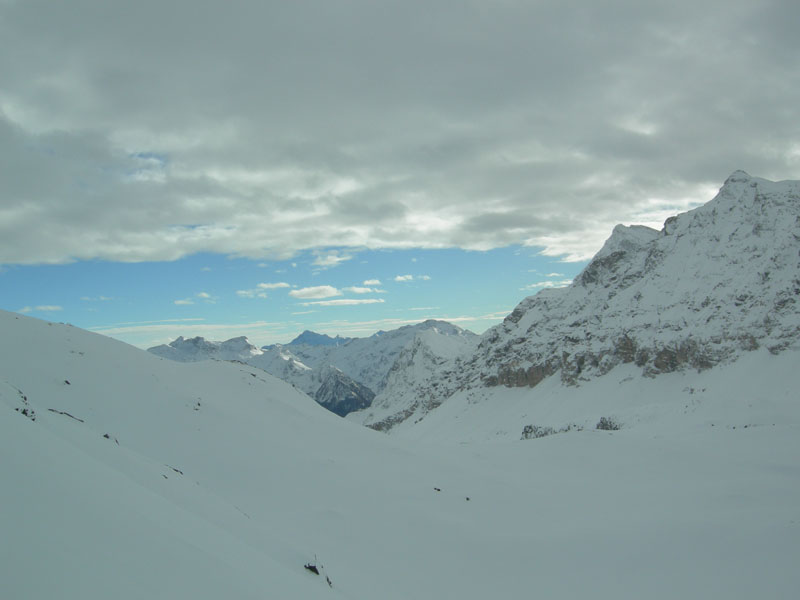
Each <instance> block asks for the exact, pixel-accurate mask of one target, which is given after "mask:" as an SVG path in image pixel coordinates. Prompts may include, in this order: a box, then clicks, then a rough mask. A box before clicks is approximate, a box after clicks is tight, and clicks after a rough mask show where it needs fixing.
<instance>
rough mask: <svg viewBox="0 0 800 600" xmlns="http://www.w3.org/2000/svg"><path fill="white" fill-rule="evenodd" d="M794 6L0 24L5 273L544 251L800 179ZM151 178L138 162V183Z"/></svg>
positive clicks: (339, 8) (386, 9) (188, 10)
mask: <svg viewBox="0 0 800 600" xmlns="http://www.w3.org/2000/svg"><path fill="white" fill-rule="evenodd" d="M798 16H800V15H798V8H797V6H796V3H794V2H789V1H777V0H776V1H772V2H763V3H757V5H756V4H754V3H752V2H749V1H746V0H726V1H722V0H719V1H700V2H696V1H695V2H688V1H685V2H674V3H670V4H667V3H663V4H662V3H643V2H633V1H624V0H618V1H613V2H610V3H602V5H601V4H600V3H595V2H589V1H588V0H587V1H585V2H581V3H561V2H555V1H545V2H537V3H530V2H517V1H513V0H507V1H503V2H492V3H485V2H467V3H464V4H463V5H462V6H461V8H460V9H459V10H454V9H453V5H452V4H451V3H445V2H425V3H424V4H423V3H420V2H416V1H408V0H407V1H405V2H399V1H398V2H395V1H391V2H381V3H374V2H367V1H365V0H362V1H358V0H350V1H345V2H337V3H335V4H334V3H330V2H326V1H321V0H320V1H311V2H292V3H287V2H254V1H253V2H247V1H242V0H238V1H234V2H225V3H223V2H212V1H205V2H199V3H198V2H188V0H186V1H175V2H169V3H163V2H158V3H156V2H154V1H152V0H142V1H141V2H137V3H129V2H125V3H124V2H113V1H112V2H99V1H91V0H75V1H74V2H70V3H51V2H43V1H35V0H30V1H27V2H17V3H11V4H8V5H0V81H3V86H2V89H0V216H1V217H2V218H1V219H0V234H2V235H0V263H3V262H4V263H34V262H62V261H65V260H69V259H75V258H79V259H80V258H105V259H112V260H167V259H174V258H178V257H180V256H183V255H186V254H189V253H193V252H199V251H212V252H221V253H225V254H232V255H239V256H250V257H271V256H283V257H286V256H291V255H293V254H294V253H297V252H299V251H301V250H304V249H308V248H314V247H330V246H351V247H370V248H376V247H413V246H425V247H445V246H462V247H467V248H487V247H495V246H502V245H507V244H513V243H524V244H529V245H539V246H545V247H546V250H547V252H548V253H550V254H559V253H561V254H564V255H567V256H569V257H571V258H576V257H586V256H587V255H589V254H591V253H592V252H593V251H595V250H596V249H597V248H598V247H599V245H600V244H601V243H602V241H603V239H604V238H605V237H606V236H607V235H608V232H609V231H610V227H611V226H613V225H614V224H615V223H617V222H630V220H631V219H633V218H636V217H637V216H640V215H643V214H646V213H648V211H650V208H649V207H650V204H649V202H650V201H651V200H652V199H653V198H659V199H661V200H663V201H664V202H665V203H666V204H668V205H671V206H673V207H674V208H675V210H678V209H679V208H684V207H685V206H686V200H687V198H689V199H693V201H694V202H703V201H706V200H708V199H709V198H708V197H707V196H706V194H707V193H708V190H709V189H710V188H711V187H713V186H715V185H716V186H719V185H720V184H721V183H722V181H723V180H724V179H725V177H726V176H727V175H728V174H729V173H730V172H731V171H733V170H734V169H737V168H744V169H746V170H748V171H749V172H751V173H752V174H754V175H760V176H764V177H768V178H773V179H786V178H795V177H797V171H798V168H800V114H798V113H799V112H800V108H798V107H800V75H798V70H797V68H796V65H797V64H798V62H800V43H798V41H797V36H796V32H795V31H794V28H793V24H794V23H796V22H797V18H798ZM148 157H150V158H148Z"/></svg>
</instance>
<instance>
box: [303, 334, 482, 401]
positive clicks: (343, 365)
mask: <svg viewBox="0 0 800 600" xmlns="http://www.w3.org/2000/svg"><path fill="white" fill-rule="evenodd" d="M420 334H425V335H426V336H427V338H428V339H430V340H435V339H436V340H441V343H435V342H434V343H433V344H432V346H431V351H432V352H433V353H436V351H437V350H438V349H439V348H442V349H443V350H445V349H448V348H449V346H450V342H453V343H456V344H458V343H464V344H466V343H468V342H469V340H477V338H478V336H476V335H475V334H474V333H472V332H471V331H467V330H466V329H462V328H460V327H458V326H457V325H453V324H452V323H448V322H446V321H437V320H434V319H429V320H427V321H423V322H422V323H417V324H415V325H405V326H403V327H400V328H398V329H393V330H391V331H379V332H377V333H375V334H374V335H371V336H369V337H366V338H353V339H351V340H350V341H349V342H347V343H346V344H344V345H339V346H320V345H309V344H301V343H296V341H295V342H292V344H291V346H290V348H291V351H292V353H294V354H295V355H296V356H297V357H299V358H300V360H302V361H303V362H304V363H305V364H307V365H309V366H312V367H315V366H318V365H323V364H330V365H334V366H335V367H336V368H338V369H340V370H341V371H343V372H344V373H346V374H347V375H349V376H350V377H352V378H353V379H355V380H356V381H358V382H360V383H361V384H362V385H365V386H367V387H368V388H370V389H371V390H373V391H374V392H375V393H376V394H380V393H381V392H382V391H383V389H384V388H385V387H386V385H387V381H388V376H389V373H390V371H391V370H392V368H393V367H394V365H395V362H396V361H397V359H398V357H399V356H400V354H401V353H402V352H403V351H404V350H406V349H407V348H409V347H410V346H412V345H413V343H414V340H415V339H416V338H417V336H418V335H420ZM446 351H447V350H446Z"/></svg>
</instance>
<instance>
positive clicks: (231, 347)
mask: <svg viewBox="0 0 800 600" xmlns="http://www.w3.org/2000/svg"><path fill="white" fill-rule="evenodd" d="M148 351H149V352H152V353H153V354H156V355H158V356H161V357H163V358H168V359H170V360H177V361H178V362H194V361H198V360H208V359H212V358H213V359H215V360H238V361H241V362H247V361H248V360H250V359H251V358H252V357H254V356H259V355H260V354H261V353H262V352H261V351H260V350H259V349H258V348H256V347H255V346H254V345H253V344H251V343H250V342H249V341H248V340H247V338H246V337H244V336H240V337H235V338H231V339H229V340H227V341H224V342H211V341H208V340H206V339H205V338H203V337H199V336H198V337H193V338H190V339H188V340H187V339H184V337H183V336H180V337H178V338H177V339H176V340H175V341H173V342H171V343H170V344H169V345H167V344H162V345H161V346H154V347H153V348H150V349H149V350H148Z"/></svg>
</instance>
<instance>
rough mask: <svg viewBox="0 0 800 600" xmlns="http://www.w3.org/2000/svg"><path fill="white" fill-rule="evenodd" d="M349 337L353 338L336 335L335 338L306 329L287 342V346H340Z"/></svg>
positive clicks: (348, 339)
mask: <svg viewBox="0 0 800 600" xmlns="http://www.w3.org/2000/svg"><path fill="white" fill-rule="evenodd" d="M351 339H353V338H346V337H341V336H338V335H337V336H336V337H335V338H332V337H331V336H329V335H325V334H324V333H315V332H313V331H309V330H308V329H306V330H305V331H304V332H303V333H301V334H300V335H298V336H297V337H296V338H294V339H293V340H292V341H291V342H289V343H288V344H287V346H292V345H295V346H296V345H301V344H303V345H306V346H342V345H344V344H346V343H347V342H349V341H350V340H351Z"/></svg>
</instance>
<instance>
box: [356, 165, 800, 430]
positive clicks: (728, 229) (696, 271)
mask: <svg viewBox="0 0 800 600" xmlns="http://www.w3.org/2000/svg"><path fill="white" fill-rule="evenodd" d="M799 241H800V182H797V181H784V182H771V181H767V180H765V179H760V178H757V177H751V176H750V175H748V174H747V173H745V172H743V171H736V172H734V173H733V174H732V175H731V176H730V177H729V178H728V179H727V180H726V181H725V184H724V185H723V187H722V188H721V189H720V191H719V193H718V194H717V195H716V197H715V198H714V199H712V200H711V201H710V202H708V203H707V204H705V205H703V206H701V207H699V208H696V209H694V210H691V211H689V212H686V213H683V214H680V215H678V216H675V217H671V218H669V219H667V221H666V222H665V224H664V227H663V228H662V229H661V230H660V231H657V230H654V229H650V228H648V227H642V226H631V227H625V226H622V225H619V226H617V227H616V228H615V229H614V231H613V233H612V235H611V237H610V238H609V239H608V241H607V242H606V244H605V245H604V246H603V248H602V249H601V250H600V251H599V252H598V253H597V255H596V256H595V257H594V258H593V259H592V261H591V262H590V263H589V264H588V265H587V266H586V268H585V269H584V270H583V271H582V272H581V273H580V275H578V276H577V277H576V278H575V280H574V281H573V282H572V284H571V285H569V286H568V287H565V288H560V289H545V290H542V291H541V292H539V293H538V294H536V295H534V296H530V297H528V298H525V299H524V300H523V301H522V302H521V303H520V304H519V305H518V306H517V307H516V308H515V309H514V311H513V312H512V313H511V314H510V315H508V316H507V317H506V318H505V320H504V321H503V323H501V324H500V325H497V326H495V327H493V328H492V329H490V330H489V331H487V332H486V333H485V334H483V335H482V336H481V339H480V341H479V343H478V344H477V348H476V349H475V350H474V351H472V352H471V353H465V354H462V355H460V356H459V357H457V358H454V359H452V360H450V361H447V362H445V363H444V364H442V365H441V366H440V367H439V368H438V369H436V370H435V372H431V373H428V374H426V376H425V378H426V379H427V380H429V381H431V382H432V383H431V384H430V385H429V386H427V388H426V390H425V392H424V393H421V394H420V393H418V394H417V398H418V399H419V401H418V402H417V403H416V404H415V405H414V404H413V403H410V402H409V399H408V397H407V395H406V394H404V393H403V391H402V389H403V388H402V386H401V387H400V388H398V391H396V392H394V393H393V394H391V395H389V394H384V395H383V396H382V397H381V398H380V403H381V405H382V406H383V411H382V413H381V415H380V417H381V419H380V420H379V421H373V422H372V424H373V425H374V426H376V427H377V428H379V429H383V430H387V429H391V428H393V427H396V426H397V425H398V424H399V423H404V422H406V421H407V422H408V423H414V422H417V421H419V420H420V419H421V418H422V417H424V416H425V415H426V414H427V413H428V412H430V410H431V409H432V408H434V407H437V406H439V405H441V404H442V403H445V402H447V401H448V398H450V397H451V396H454V395H456V394H458V393H461V394H462V395H463V394H465V393H467V391H468V393H470V394H471V397H472V402H473V404H477V403H479V402H481V399H482V398H488V397H490V396H492V394H493V393H494V392H493V391H492V390H493V389H494V388H497V387H506V388H515V387H521V388H525V389H530V388H534V387H536V386H539V385H540V384H541V383H542V382H544V381H546V380H548V379H552V378H554V377H555V378H557V379H558V380H559V381H560V382H561V384H563V385H566V386H576V385H581V386H585V385H586V383H587V382H590V381H591V380H593V379H595V378H597V377H602V376H606V375H608V374H610V373H612V372H613V371H614V370H615V369H619V368H620V367H621V366H625V365H631V366H633V367H635V372H636V373H637V376H642V375H643V376H646V377H654V376H657V375H662V374H667V373H673V372H684V371H692V372H698V371H705V370H708V369H712V368H715V367H717V366H719V365H726V364H731V363H733V362H735V361H737V360H739V359H740V358H741V357H742V356H744V355H745V354H747V353H749V352H754V351H756V350H758V349H766V351H767V352H768V353H770V354H779V353H781V352H783V351H785V350H786V349H787V348H790V347H796V346H797V342H798V339H799V338H800V310H799V307H798V300H799V299H800V262H799V261H798V242H799ZM408 385H409V384H408V383H407V384H406V387H407V386H408ZM532 398H535V396H533V397H532ZM532 401H533V400H532ZM362 412H363V411H362ZM361 417H362V416H361V414H356V415H353V416H352V418H353V420H363V419H362V418H361ZM363 422H366V423H367V424H370V420H369V419H366V420H363ZM408 423H406V425H408ZM559 425H561V426H566V424H559Z"/></svg>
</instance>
